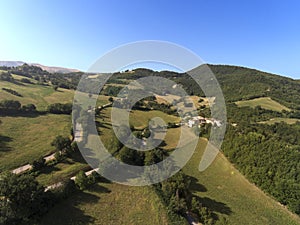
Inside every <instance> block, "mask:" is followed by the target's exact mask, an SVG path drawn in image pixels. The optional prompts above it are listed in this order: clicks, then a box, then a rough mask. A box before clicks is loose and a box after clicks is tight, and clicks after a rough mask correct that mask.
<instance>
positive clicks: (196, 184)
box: [187, 175, 207, 192]
mask: <svg viewBox="0 0 300 225" xmlns="http://www.w3.org/2000/svg"><path fill="white" fill-rule="evenodd" d="M187 176H188V175H187ZM188 178H189V180H190V181H191V186H190V190H191V191H192V192H193V191H199V192H207V188H206V187H205V186H204V185H203V184H200V183H199V181H198V179H196V178H195V177H192V176H188Z"/></svg>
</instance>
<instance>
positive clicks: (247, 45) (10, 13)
mask: <svg viewBox="0 0 300 225" xmlns="http://www.w3.org/2000/svg"><path fill="white" fill-rule="evenodd" d="M0 3H1V4H0V60H1V61H3V60H20V61H25V62H34V63H41V64H44V65H48V66H62V67H67V68H76V69H80V70H82V71H87V70H88V68H89V67H90V66H91V65H92V64H93V63H94V62H95V61H96V60H97V59H98V58H99V57H101V56H102V55H103V54H105V53H107V52H109V51H110V50H111V49H114V48H116V47H118V46H120V45H124V44H126V43H130V42H135V41H142V40H162V41H168V42H173V43H176V44H178V45H181V46H183V47H185V48H188V49H189V50H191V51H193V52H194V53H196V54H197V55H199V56H200V57H201V58H202V59H203V60H204V61H205V62H207V63H212V64H229V65H239V66H245V67H250V68H255V69H259V70H263V71H266V72H272V73H275V74H279V75H283V76H288V77H293V78H296V79H300V13H299V12H300V1H297V0H294V1H277V0H270V1H269V0H265V1H258V0H253V1H240V0H220V1H214V0H195V1H192V0H186V1H179V0H173V1H167V0H166V1H162V0H160V1H158V0H151V1H150V0H149V1H148V0H127V1H121V0H120V1H116V0H107V1H101V0H100V1H96V0H95V1H91V0H90V1H89V0H85V1H84V0H79V1H76V0H73V1H71V0H60V1H59V0H51V1H48V0H47V1H46V0H40V1H38V0H24V1H17V0H6V1H5V0H1V1H0Z"/></svg>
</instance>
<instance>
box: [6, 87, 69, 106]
mask: <svg viewBox="0 0 300 225" xmlns="http://www.w3.org/2000/svg"><path fill="white" fill-rule="evenodd" d="M3 87H5V88H10V89H13V90H15V91H17V92H18V93H20V94H21V95H22V96H23V97H18V96H15V95H12V94H10V93H7V92H6V91H3V90H2V88H3ZM73 93H74V92H73V91H71V90H67V89H62V88H59V89H58V90H57V91H54V89H53V88H52V87H49V86H42V85H36V84H25V83H19V84H15V83H11V82H6V81H0V101H2V100H6V99H11V100H17V101H19V102H21V104H29V103H32V104H35V105H36V106H37V109H38V110H45V109H46V107H47V105H49V104H51V103H57V102H60V103H67V102H72V99H73V95H74V94H73Z"/></svg>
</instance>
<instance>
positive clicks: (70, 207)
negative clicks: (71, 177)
mask: <svg viewBox="0 0 300 225" xmlns="http://www.w3.org/2000/svg"><path fill="white" fill-rule="evenodd" d="M99 199H100V198H99V197H98V196H96V195H93V194H90V193H87V192H78V193H74V194H73V195H71V196H69V198H67V199H65V200H63V201H61V202H59V203H57V204H55V205H54V207H53V208H51V209H50V210H49V212H48V213H47V214H46V215H45V216H44V217H43V218H42V219H41V221H40V222H41V224H45V225H50V224H51V225H52V224H53V225H56V224H74V225H75V224H78V225H79V224H80V225H85V224H93V223H94V221H95V218H94V217H92V216H90V215H87V214H85V212H84V210H82V209H81V208H80V206H81V205H82V204H96V203H97V202H98V201H99Z"/></svg>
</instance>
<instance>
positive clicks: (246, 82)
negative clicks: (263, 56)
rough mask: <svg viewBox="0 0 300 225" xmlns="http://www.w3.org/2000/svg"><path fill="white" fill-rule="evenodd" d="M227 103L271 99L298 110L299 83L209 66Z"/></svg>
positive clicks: (253, 71)
mask: <svg viewBox="0 0 300 225" xmlns="http://www.w3.org/2000/svg"><path fill="white" fill-rule="evenodd" d="M209 67H210V68H211V70H212V71H213V73H214V74H215V75H216V77H217V79H218V81H219V83H220V85H221V87H222V90H223V93H224V95H225V97H226V99H228V100H229V101H237V100H244V99H253V98H257V97H271V98H272V99H274V100H276V101H279V102H280V103H282V104H284V105H286V106H288V107H289V108H294V109H300V82H299V80H293V79H291V78H287V77H283V76H278V75H274V74H270V73H265V72H262V71H258V70H254V69H249V68H244V67H238V66H226V65H209Z"/></svg>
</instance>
